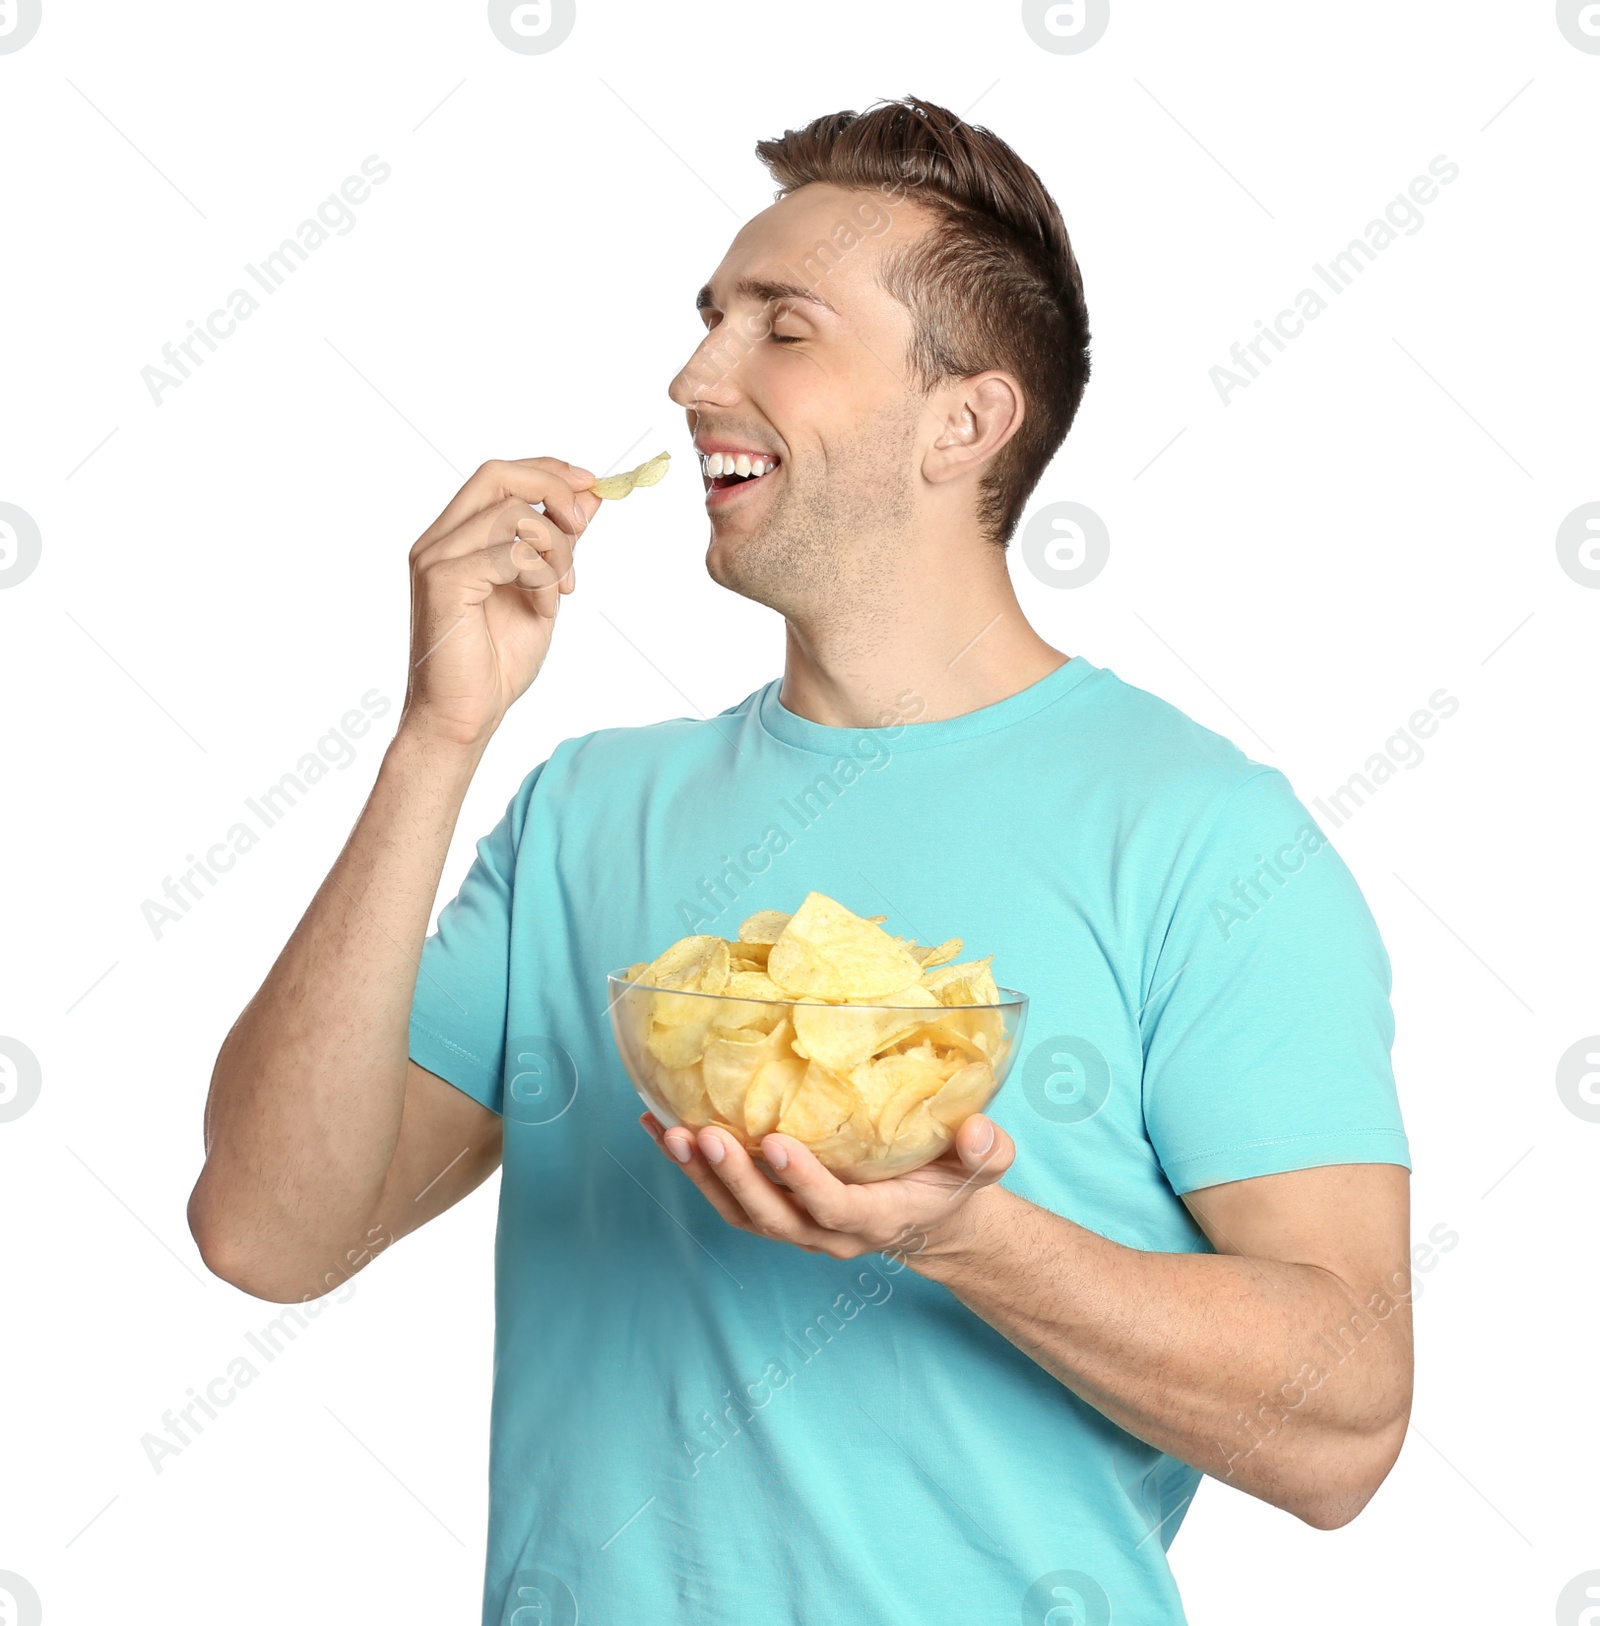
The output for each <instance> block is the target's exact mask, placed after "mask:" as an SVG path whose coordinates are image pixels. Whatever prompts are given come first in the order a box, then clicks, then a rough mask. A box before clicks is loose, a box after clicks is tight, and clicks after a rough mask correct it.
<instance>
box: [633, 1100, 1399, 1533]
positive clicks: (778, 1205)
mask: <svg viewBox="0 0 1600 1626" xmlns="http://www.w3.org/2000/svg"><path fill="white" fill-rule="evenodd" d="M642 1121H643V1122H644V1124H645V1128H646V1129H647V1130H649V1132H650V1133H651V1135H652V1136H653V1137H654V1138H655V1140H656V1141H657V1143H658V1144H660V1145H661V1146H662V1147H663V1149H664V1150H666V1151H667V1152H668V1153H670V1154H671V1155H672V1156H673V1157H674V1159H675V1160H676V1161H677V1162H678V1163H679V1164H680V1165H681V1166H682V1167H683V1169H684V1172H685V1173H686V1174H687V1175H688V1176H689V1178H690V1179H692V1180H693V1181H694V1183H695V1184H696V1185H697V1186H698V1187H699V1188H700V1190H701V1191H702V1192H703V1193H704V1194H705V1196H706V1198H707V1200H708V1201H710V1202H711V1203H712V1205H713V1206H714V1207H715V1208H716V1209H717V1210H718V1212H719V1213H721V1214H722V1216H723V1218H724V1219H726V1220H728V1222H729V1223H730V1224H733V1225H737V1226H739V1227H740V1228H741V1229H743V1230H749V1231H754V1232H755V1233H757V1234H758V1235H761V1236H767V1237H771V1238H773V1239H774V1240H778V1241H785V1242H791V1243H794V1244H796V1245H798V1246H800V1247H804V1248H807V1249H810V1250H812V1251H816V1252H823V1253H828V1254H831V1255H833V1256H834V1257H835V1258H840V1259H849V1258H855V1257H858V1256H859V1255H860V1254H863V1253H869V1252H887V1253H889V1254H890V1255H891V1256H895V1257H899V1258H903V1259H904V1261H905V1262H906V1263H907V1264H908V1265H910V1267H911V1268H912V1269H913V1270H916V1271H917V1272H918V1273H919V1274H921V1275H923V1276H926V1277H928V1278H929V1279H930V1280H932V1281H937V1282H941V1283H943V1284H944V1286H946V1287H947V1288H949V1290H950V1291H951V1292H952V1293H954V1294H955V1296H956V1297H957V1298H959V1299H960V1300H961V1301H962V1303H964V1304H965V1305H966V1306H967V1307H968V1308H969V1309H970V1310H972V1311H973V1312H974V1313H975V1314H977V1315H979V1316H982V1317H983V1319H984V1320H985V1321H987V1322H988V1323H989V1324H990V1325H991V1326H992V1327H994V1328H995V1330H996V1331H997V1332H999V1333H1001V1334H1002V1335H1003V1336H1004V1337H1005V1338H1007V1339H1009V1340H1010V1341H1011V1342H1012V1343H1013V1344H1015V1345H1016V1346H1017V1348H1019V1349H1020V1350H1022V1352H1023V1353H1024V1354H1026V1355H1027V1356H1028V1357H1029V1358H1030V1359H1032V1360H1034V1361H1036V1362H1038V1364H1039V1365H1040V1366H1042V1367H1043V1368H1044V1369H1045V1370H1046V1371H1047V1372H1049V1373H1051V1374H1052V1376H1054V1377H1056V1378H1057V1379H1059V1380H1060V1381H1061V1382H1062V1383H1064V1384H1065V1385H1066V1386H1067V1387H1068V1388H1069V1389H1071V1390H1072V1391H1073V1393H1074V1394H1077V1395H1079V1396H1081V1397H1082V1398H1083V1399H1084V1400H1086V1401H1088V1403H1089V1404H1090V1405H1092V1406H1094V1407H1095V1408H1096V1410H1098V1411H1101V1412H1103V1413H1104V1414H1105V1415H1106V1416H1107V1417H1109V1418H1111V1420H1112V1421H1113V1422H1115V1423H1117V1424H1119V1425H1120V1426H1121V1427H1123V1428H1125V1429H1127V1430H1128V1432H1129V1433H1131V1434H1134V1435H1137V1436H1138V1437H1139V1438H1140V1439H1142V1440H1145V1441H1146V1442H1148V1443H1149V1444H1151V1445H1153V1446H1156V1447H1157V1448H1158V1449H1159V1450H1162V1451H1165V1452H1167V1453H1168V1454H1169V1455H1171V1456H1174V1457H1177V1458H1178V1459H1179V1460H1180V1461H1183V1462H1187V1463H1188V1464H1190V1466H1191V1467H1195V1468H1199V1469H1201V1470H1202V1471H1204V1472H1206V1473H1209V1474H1213V1475H1215V1476H1216V1477H1217V1478H1219V1479H1223V1480H1225V1481H1227V1482H1228V1483H1230V1484H1232V1485H1235V1486H1237V1487H1238V1488H1239V1489H1240V1490H1244V1491H1247V1492H1248V1493H1249V1494H1251V1495H1252V1496H1258V1497H1260V1498H1262V1499H1263V1500H1264V1501H1268V1502H1272V1503H1274V1504H1275V1505H1276V1506H1278V1507H1282V1508H1285V1509H1287V1510H1288V1511H1289V1512H1291V1513H1294V1514H1296V1515H1297V1516H1298V1517H1299V1518H1302V1519H1304V1520H1305V1521H1306V1522H1307V1523H1308V1524H1311V1525H1315V1526H1317V1527H1318V1528H1319V1529H1331V1528H1333V1527H1335V1526H1338V1525H1341V1524H1345V1523H1348V1521H1349V1520H1351V1519H1352V1518H1354V1517H1355V1515H1356V1514H1357V1513H1358V1512H1360V1510H1361V1508H1362V1507H1363V1506H1365V1504H1366V1503H1367V1501H1368V1500H1369V1499H1370V1498H1371V1496H1372V1494H1373V1492H1374V1491H1376V1490H1377V1488H1378V1486H1379V1485H1380V1484H1381V1483H1382V1481H1383V1479H1384V1476H1385V1475H1386V1474H1387V1473H1388V1471H1389V1469H1390V1468H1391V1467H1392V1466H1393V1464H1394V1461H1395V1458H1396V1457H1397V1456H1398V1455H1399V1451H1400V1445H1401V1442H1402V1441H1403V1439H1404V1438H1405V1431H1406V1423H1407V1419H1408V1417H1409V1414H1410V1406H1411V1302H1410V1296H1409V1295H1410V1273H1409V1265H1408V1256H1407V1243H1408V1231H1409V1180H1408V1176H1407V1173H1406V1171H1405V1170H1404V1169H1402V1168H1398V1167H1393V1166H1390V1165H1388V1164H1349V1165H1341V1166H1338V1167H1333V1168H1324V1169H1307V1170H1303V1171H1300V1172H1297V1173H1292V1174H1276V1175H1267V1176H1264V1177H1262V1178H1260V1179H1255V1180H1240V1181H1236V1182H1233V1183H1232V1184H1229V1185H1222V1186H1213V1187H1211V1188H1209V1189H1208V1190H1204V1191H1197V1192H1193V1193H1191V1194H1190V1195H1189V1196H1188V1197H1186V1198H1185V1199H1184V1201H1185V1202H1186V1203H1187V1205H1188V1207H1189V1210H1190V1212H1191V1213H1192V1214H1193V1215H1194V1216H1195V1219H1196V1222H1197V1223H1198V1224H1199V1225H1200V1227H1201V1229H1202V1230H1204V1231H1205V1233H1206V1235H1207V1236H1208V1238H1209V1239H1210V1240H1211V1242H1212V1244H1213V1246H1214V1247H1215V1248H1216V1249H1217V1250H1218V1251H1217V1252H1216V1253H1215V1254H1206V1253H1199V1254H1194V1253H1152V1252H1146V1251H1143V1250H1141V1249H1138V1248H1128V1247H1123V1246H1122V1245H1121V1244H1119V1243H1115V1242H1110V1241H1107V1240H1106V1238H1104V1237H1102V1236H1098V1235H1096V1234H1095V1233H1094V1232H1093V1231H1089V1230H1086V1229H1084V1227H1082V1226H1080V1225H1076V1224H1074V1223H1073V1222H1072V1221H1071V1220H1068V1219H1065V1218H1063V1217H1062V1216H1061V1215H1059V1214H1053V1213H1051V1212H1049V1211H1048V1210H1046V1209H1043V1208H1039V1207H1037V1206H1036V1205H1035V1204H1033V1203H1030V1202H1028V1201H1027V1200H1026V1199H1025V1198H1022V1197H1019V1196H1017V1195H1016V1194H1015V1193H1013V1192H1010V1191H1007V1190H1005V1189H1004V1188H1003V1187H1001V1186H999V1185H996V1184H995V1182H996V1181H997V1180H998V1179H999V1178H1000V1176H1001V1175H1003V1174H1004V1173H1005V1171H1006V1170H1007V1169H1008V1168H1010V1166H1011V1163H1012V1160H1013V1158H1014V1156H1015V1150H1016V1149H1015V1146H1014V1145H1013V1143H1012V1141H1011V1138H1010V1137H1009V1136H1008V1135H1007V1134H1006V1133H1005V1131H1004V1130H1002V1129H1000V1127H999V1126H998V1125H997V1124H995V1123H993V1121H992V1120H990V1119H989V1118H986V1117H983V1116H981V1115H979V1116H976V1117H972V1118H969V1119H967V1121H966V1122H965V1123H964V1124H963V1125H962V1126H961V1130H960V1132H959V1134H958V1135H957V1137H956V1148H955V1150H954V1151H952V1152H950V1153H947V1154H946V1155H945V1156H944V1157H943V1158H940V1159H939V1160H937V1162H935V1163H932V1164H929V1165H927V1166H926V1167H925V1168H922V1169H918V1170H916V1171H914V1172H913V1173H911V1174H908V1175H902V1176H900V1177H899V1178H898V1179H895V1180H884V1181H880V1182H878V1183H876V1184H870V1185H845V1184H843V1183H842V1182H841V1181H839V1180H837V1179H835V1178H834V1177H833V1175H832V1174H830V1173H829V1172H828V1170H826V1169H825V1168H823V1167H822V1165H821V1164H820V1163H818V1162H817V1160H816V1158H815V1157H813V1156H812V1155H811V1153H810V1152H809V1151H807V1150H806V1148H805V1147H804V1146H803V1145H801V1143H800V1142H799V1141H796V1140H794V1139H792V1138H791V1137H789V1136H786V1135H769V1136H768V1137H766V1139H765V1140H764V1141H763V1142H762V1151H763V1155H764V1156H765V1157H766V1159H767V1161H768V1162H769V1164H772V1166H773V1167H775V1168H781V1169H782V1173H781V1175H780V1178H781V1179H782V1181H783V1186H781V1187H780V1186H778V1185H775V1184H774V1183H773V1182H772V1181H771V1180H769V1179H768V1178H767V1177H766V1176H765V1175H764V1174H763V1173H762V1172H761V1171H760V1170H759V1169H758V1168H757V1167H756V1166H755V1164H754V1163H753V1162H752V1161H751V1159H750V1158H749V1156H748V1155H747V1154H746V1153H745V1151H744V1150H743V1148H742V1147H741V1146H740V1145H739V1143H738V1142H737V1141H736V1140H735V1139H734V1138H733V1137H732V1136H731V1135H724V1134H721V1133H720V1132H719V1131H717V1130H715V1129H703V1130H701V1131H700V1133H699V1135H698V1137H691V1136H690V1135H689V1134H688V1132H687V1131H685V1130H682V1129H673V1130H669V1131H665V1132H663V1131H662V1129H661V1126H660V1125H659V1124H658V1123H656V1121H655V1120H654V1119H653V1118H651V1117H649V1115H648V1114H647V1115H646V1117H645V1119H644V1120H642ZM708 1153H709V1155H708ZM785 1188H787V1189H785Z"/></svg>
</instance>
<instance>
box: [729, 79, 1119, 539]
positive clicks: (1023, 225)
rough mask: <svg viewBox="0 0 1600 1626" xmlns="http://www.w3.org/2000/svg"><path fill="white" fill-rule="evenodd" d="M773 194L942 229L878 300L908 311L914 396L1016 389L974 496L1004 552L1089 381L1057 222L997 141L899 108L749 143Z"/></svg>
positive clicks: (897, 264) (945, 114) (1071, 267)
mask: <svg viewBox="0 0 1600 1626" xmlns="http://www.w3.org/2000/svg"><path fill="white" fill-rule="evenodd" d="M756 156H757V157H758V158H760V159H761V161H762V162H763V163H764V164H765V165H766V166H767V168H768V169H769V170H770V171H771V172H772V175H773V178H774V179H775V180H776V181H777V182H778V194H777V195H778V196H779V197H780V198H782V197H786V196H787V195H788V194H789V193H790V192H793V191H795V190H797V189H798V188H799V187H802V186H806V185H809V184H810V183H812V182H821V183H824V184H826V185H830V186H840V187H848V188H852V189H856V190H873V191H878V192H882V193H888V194H889V195H890V196H891V197H893V198H895V199H896V200H899V199H902V198H910V199H911V200H912V201H913V202H914V203H917V204H921V205H922V206H924V207H926V208H929V209H931V210H933V212H934V213H935V214H936V215H937V216H938V217H939V229H936V230H932V231H929V232H928V233H926V234H925V235H924V236H922V237H921V238H920V239H919V240H917V241H916V242H914V243H911V244H908V245H906V246H905V247H903V248H901V249H899V250H897V251H895V252H894V253H893V254H892V255H891V256H890V257H889V258H888V259H887V260H886V261H885V265H884V269H883V274H882V280H883V285H884V288H885V289H886V290H887V292H889V293H890V294H892V295H893V296H894V297H895V298H896V299H898V300H899V301H900V302H901V303H902V304H903V305H905V306H906V308H907V309H908V310H909V311H910V312H911V316H912V320H913V323H914V334H913V337H912V340H911V345H910V352H909V354H908V355H907V357H906V363H907V367H908V369H909V371H910V373H911V375H912V377H913V379H914V380H915V381H916V382H917V384H918V385H919V386H920V387H921V388H922V389H925V390H926V389H932V388H933V387H934V386H936V385H938V384H941V383H943V382H945V381H946V380H949V379H955V378H970V377H971V376H972V375H973V374H975V373H981V372H985V371H987V370H988V369H990V368H999V369H1001V370H1002V371H1005V372H1008V373H1011V374H1012V375H1013V376H1014V377H1015V378H1016V379H1017V380H1018V382H1019V383H1020V384H1021V385H1022V391H1023V396H1024V400H1025V412H1024V415H1023V421H1022V426H1021V428H1020V429H1018V431H1017V432H1016V434H1014V435H1013V436H1012V437H1011V439H1010V440H1009V441H1007V442H1006V444H1005V445H1004V446H1003V447H1001V449H1000V451H999V452H998V453H997V454H996V456H995V458H994V461H993V463H992V464H991V465H990V467H989V468H988V469H987V470H986V471H985V473H984V476H983V480H982V482H981V485H980V487H979V492H980V495H979V500H978V520H979V523H980V524H981V525H982V526H983V528H984V530H985V531H986V532H987V534H988V535H989V536H990V537H991V538H992V539H993V540H994V541H996V542H998V543H999V544H1001V546H1004V545H1005V543H1006V542H1007V541H1008V540H1009V539H1010V536H1011V533H1012V532H1013V531H1014V530H1015V529H1016V525H1017V521H1018V519H1019V518H1020V517H1021V515H1022V509H1023V506H1024V504H1025V503H1026V502H1027V500H1028V497H1029V494H1030V493H1031V492H1032V491H1033V488H1034V487H1035V486H1036V485H1037V484H1038V483H1039V477H1040V476H1041V475H1042V474H1043V473H1044V471H1045V467H1046V465H1047V464H1048V463H1049V462H1050V459H1051V458H1052V457H1053V456H1054V455H1055V453H1056V450H1057V448H1058V447H1059V446H1060V445H1061V442H1062V441H1063V440H1065V439H1066V434H1067V431H1068V430H1069V429H1070V428H1071V427H1072V420H1073V418H1074V417H1075V416H1076V415H1077V411H1078V403H1079V402H1080V401H1081V400H1082V399H1083V390H1084V386H1085V385H1086V384H1087V383H1088V381H1089V312H1088V309H1087V307H1086V306H1085V304H1084V299H1083V279H1082V277H1081V276H1080V275H1079V272H1078V262H1077V260H1076V258H1075V257H1074V255H1073V252H1072V243H1071V240H1070V239H1069V238H1068V236H1067V228H1066V226H1065V224H1064V223H1063V222H1062V219H1061V211H1060V210H1059V209H1058V208H1057V207H1056V205H1055V201H1054V199H1052V198H1051V196H1050V194H1049V193H1048V192H1047V191H1046V190H1045V188H1044V183H1043V182H1042V181H1041V180H1040V179H1039V177H1038V176H1037V175H1036V174H1035V173H1034V172H1033V170H1032V169H1030V168H1029V167H1028V165H1026V164H1025V163H1023V161H1022V160H1021V159H1020V158H1019V157H1018V156H1017V155H1016V153H1014V152H1013V151H1012V150H1011V148H1010V147H1008V146H1007V145H1006V144H1005V142H1004V141H1002V140H1001V139H1000V138H999V136H997V135H995V134H994V133H993V132H992V131H990V130H986V129H983V128H982V127H981V126H975V125H970V124H966V123H964V122H963V121H962V120H961V119H959V118H958V117H957V116H956V115H955V114H954V113H952V112H950V111H949V110H948V109H947V108H943V107H936V106H934V104H933V103H931V102H925V101H922V100H921V99H920V98H918V97H915V96H907V97H904V98H902V99H901V100H900V101H897V102H882V103H879V104H878V105H877V106H875V107H873V108H870V109H869V110H868V111H867V112H865V113H854V112H849V113H829V114H825V115H824V116H823V117H822V118H817V119H813V120H812V121H811V123H809V124H808V125H807V126H806V127H805V128H804V129H803V130H785V131H784V133H783V134H782V135H781V136H778V137H775V138H773V139H772V140H769V141H762V142H758V143H757V144H756Z"/></svg>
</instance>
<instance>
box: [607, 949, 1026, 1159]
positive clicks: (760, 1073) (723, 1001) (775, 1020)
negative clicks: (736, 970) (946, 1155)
mask: <svg viewBox="0 0 1600 1626" xmlns="http://www.w3.org/2000/svg"><path fill="white" fill-rule="evenodd" d="M606 980H607V982H608V984H609V985H610V994H611V1028H612V1032H613V1033H614V1034H615V1035H616V1041H617V1051H618V1054H619V1055H620V1056H621V1057H622V1065H623V1066H624V1067H625V1068H626V1069H627V1073H628V1077H629V1079H630V1080H632V1083H633V1087H634V1088H635V1089H636V1090H637V1091H638V1092H639V1096H640V1099H641V1100H643V1102H644V1104H645V1105H646V1106H647V1107H649V1109H650V1110H651V1112H653V1113H654V1114H655V1115H656V1117H657V1118H658V1119H659V1120H660V1121H661V1123H662V1124H663V1125H664V1126H665V1127H667V1128H669V1129H671V1128H674V1127H676V1126H679V1125H681V1126H682V1127H684V1128H686V1129H695V1130H698V1129H704V1128H706V1127H707V1126H709V1125H713V1124H714V1125H716V1126H718V1127H719V1128H722V1129H725V1130H726V1131H727V1132H728V1133H729V1134H731V1135H733V1136H735V1137H736V1138H737V1139H738V1140H739V1142H740V1143H741V1144H742V1145H743V1146H744V1147H745V1149H746V1150H747V1151H748V1152H749V1153H750V1154H751V1156H752V1157H755V1158H756V1159H757V1160H758V1161H760V1159H761V1137H762V1136H763V1135H767V1134H771V1133H772V1132H773V1131H777V1132H778V1133H780V1134H785V1135H792V1136H793V1137H794V1138H795V1139H796V1140H799V1141H801V1142H803V1143H804V1144H805V1145H807V1146H808V1147H810V1149H811V1150H812V1152H813V1153H815V1154H816V1156H817V1158H818V1160H819V1161H820V1162H821V1163H822V1164H823V1165H824V1166H825V1167H826V1168H828V1169H831V1170H832V1171H833V1173H834V1174H836V1175H837V1176H838V1177H839V1178H840V1179H841V1180H847V1181H851V1182H861V1181H868V1180H886V1179H888V1178H889V1177H890V1176H892V1175H897V1174H905V1173H907V1172H908V1171H909V1170H911V1169H916V1168H920V1167H921V1166H922V1165H923V1164H924V1163H928V1162H930V1161H932V1159H934V1158H936V1157H938V1156H939V1155H940V1154H941V1153H943V1152H945V1151H947V1150H948V1149H949V1146H950V1143H951V1141H952V1140H954V1139H955V1133H956V1130H957V1129H959V1128H960V1127H961V1124H962V1121H963V1120H964V1119H965V1118H967V1117H969V1116H971V1114H973V1113H974V1112H982V1111H983V1110H984V1108H986V1107H987V1106H988V1105H989V1103H990V1102H991V1101H992V1100H993V1099H994V1097H995V1093H996V1091H998V1090H999V1088H1000V1086H1001V1085H1002V1084H1003V1083H1004V1082H1005V1079H1006V1074H1007V1073H1009V1072H1010V1070H1011V1064H1012V1061H1013V1060H1014V1058H1015V1056H1016V1052H1017V1046H1018V1044H1019V1043H1020V1042H1021V1039H1022V1028H1023V1023H1024V1021H1025V1020H1026V1017H1027V1009H1028V997H1027V995H1026V994H1019V993H1018V992H1017V991H1016V990H1015V989H1012V988H1002V989H1000V990H999V993H1000V1001H999V1003H998V1004H994V1005H936V1006H922V1005H825V1004H821V1003H819V1002H817V1001H809V1000H776V999H738V998H734V997H732V996H730V995H727V994H698V993H682V992H680V991H678V990H677V989H673V988H652V987H649V986H647V985H645V984H643V983H636V982H629V981H628V979H627V978H626V976H624V975H622V974H621V973H620V972H613V973H612V974H611V976H609V977H608V978H607V979H606Z"/></svg>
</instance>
